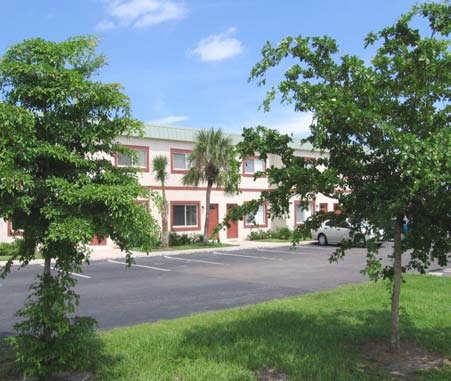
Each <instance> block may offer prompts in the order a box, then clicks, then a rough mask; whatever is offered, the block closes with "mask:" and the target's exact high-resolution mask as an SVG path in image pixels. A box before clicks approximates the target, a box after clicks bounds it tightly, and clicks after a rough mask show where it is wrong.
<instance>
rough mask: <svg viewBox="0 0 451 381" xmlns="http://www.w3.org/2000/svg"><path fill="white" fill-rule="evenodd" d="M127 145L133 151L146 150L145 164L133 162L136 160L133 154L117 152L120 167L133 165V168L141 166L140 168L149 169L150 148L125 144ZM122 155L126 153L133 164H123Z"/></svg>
mask: <svg viewBox="0 0 451 381" xmlns="http://www.w3.org/2000/svg"><path fill="white" fill-rule="evenodd" d="M125 147H127V148H128V149H130V150H131V151H135V152H137V151H142V152H144V164H143V165H137V164H135V163H133V161H134V160H136V158H135V157H132V156H130V155H128V154H127V153H125V152H118V153H117V166H118V167H133V168H139V169H144V170H148V168H149V150H148V149H147V148H146V147H131V146H125ZM121 155H124V156H126V157H128V158H130V162H131V165H125V164H121V163H120V157H121Z"/></svg>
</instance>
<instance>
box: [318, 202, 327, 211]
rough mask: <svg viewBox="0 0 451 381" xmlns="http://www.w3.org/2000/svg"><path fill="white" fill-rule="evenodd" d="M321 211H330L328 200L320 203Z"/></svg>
mask: <svg viewBox="0 0 451 381" xmlns="http://www.w3.org/2000/svg"><path fill="white" fill-rule="evenodd" d="M319 211H320V213H327V212H328V211H329V205H328V204H327V202H322V203H320V204H319Z"/></svg>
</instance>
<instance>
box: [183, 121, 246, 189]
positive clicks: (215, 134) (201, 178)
mask: <svg viewBox="0 0 451 381" xmlns="http://www.w3.org/2000/svg"><path fill="white" fill-rule="evenodd" d="M235 155H236V152H235V150H234V149H233V143H232V140H231V139H230V138H229V137H227V136H225V135H224V134H223V132H222V130H221V129H219V130H214V129H210V130H200V131H199V132H198V133H197V135H196V143H195V145H194V148H193V151H192V152H191V153H190V155H189V156H188V161H189V164H190V169H189V170H188V172H187V173H186V174H185V175H184V176H183V183H184V184H185V185H194V186H198V185H199V184H200V183H206V184H207V186H209V187H212V186H213V185H216V186H218V187H224V188H225V190H226V192H229V193H236V192H238V185H239V181H240V174H239V162H238V161H237V160H236V158H235Z"/></svg>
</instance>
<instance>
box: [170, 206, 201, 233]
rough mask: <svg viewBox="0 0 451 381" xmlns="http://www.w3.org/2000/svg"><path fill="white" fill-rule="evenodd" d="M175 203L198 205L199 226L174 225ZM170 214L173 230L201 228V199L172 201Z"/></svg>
mask: <svg viewBox="0 0 451 381" xmlns="http://www.w3.org/2000/svg"><path fill="white" fill-rule="evenodd" d="M174 205H197V226H188V227H174V208H173V206H174ZM170 215H171V231H173V232H186V231H195V230H200V201H171V202H170Z"/></svg>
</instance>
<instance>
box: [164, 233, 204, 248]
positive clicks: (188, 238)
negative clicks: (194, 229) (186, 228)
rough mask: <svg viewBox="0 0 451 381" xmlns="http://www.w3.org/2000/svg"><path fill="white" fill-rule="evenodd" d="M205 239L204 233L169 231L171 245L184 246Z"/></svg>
mask: <svg viewBox="0 0 451 381" xmlns="http://www.w3.org/2000/svg"><path fill="white" fill-rule="evenodd" d="M202 239H203V235H202V234H187V233H183V234H177V233H175V232H170V233H169V246H183V245H191V244H194V243H201V242H202Z"/></svg>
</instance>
